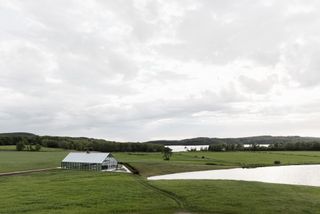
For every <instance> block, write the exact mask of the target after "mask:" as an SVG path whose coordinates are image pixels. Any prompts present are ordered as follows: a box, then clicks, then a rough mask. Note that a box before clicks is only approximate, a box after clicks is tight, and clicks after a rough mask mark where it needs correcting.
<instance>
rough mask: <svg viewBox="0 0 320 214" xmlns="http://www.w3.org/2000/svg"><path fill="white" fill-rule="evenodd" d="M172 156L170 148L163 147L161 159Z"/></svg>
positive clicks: (167, 158)
mask: <svg viewBox="0 0 320 214" xmlns="http://www.w3.org/2000/svg"><path fill="white" fill-rule="evenodd" d="M171 156H172V149H170V148H169V147H164V148H163V152H162V157H163V160H170V157H171Z"/></svg>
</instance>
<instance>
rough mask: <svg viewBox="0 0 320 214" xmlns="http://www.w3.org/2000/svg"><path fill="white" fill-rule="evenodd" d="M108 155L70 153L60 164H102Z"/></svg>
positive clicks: (99, 153) (100, 153)
mask: <svg viewBox="0 0 320 214" xmlns="http://www.w3.org/2000/svg"><path fill="white" fill-rule="evenodd" d="M108 156H111V157H112V155H111V154H110V153H102V152H90V153H87V152H70V153H69V154H68V155H67V156H66V157H65V158H64V159H63V160H62V162H75V163H102V162H103V161H104V160H105V159H106V158H107V157H108Z"/></svg>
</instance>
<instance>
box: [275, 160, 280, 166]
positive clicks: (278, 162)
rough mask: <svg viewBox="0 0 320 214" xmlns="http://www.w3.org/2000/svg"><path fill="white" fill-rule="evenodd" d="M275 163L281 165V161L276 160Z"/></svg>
mask: <svg viewBox="0 0 320 214" xmlns="http://www.w3.org/2000/svg"><path fill="white" fill-rule="evenodd" d="M273 163H274V164H276V165H279V164H281V161H279V160H276V161H274V162H273Z"/></svg>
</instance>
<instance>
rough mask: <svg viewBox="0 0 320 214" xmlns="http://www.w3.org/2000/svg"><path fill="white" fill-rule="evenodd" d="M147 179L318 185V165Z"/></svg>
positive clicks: (319, 184) (198, 173) (220, 171)
mask: <svg viewBox="0 0 320 214" xmlns="http://www.w3.org/2000/svg"><path fill="white" fill-rule="evenodd" d="M148 179H149V180H178V179H209V180H216V179H223V180H243V181H260V182H267V183H280V184H296V185H308V186H320V165H292V166H273V167H260V168H253V169H242V168H237V169H223V170H209V171H199V172H186V173H176V174H169V175H160V176H153V177H149V178H148Z"/></svg>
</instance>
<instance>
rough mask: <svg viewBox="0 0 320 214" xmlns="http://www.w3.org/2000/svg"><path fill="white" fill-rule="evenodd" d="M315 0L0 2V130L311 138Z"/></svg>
mask: <svg viewBox="0 0 320 214" xmlns="http://www.w3.org/2000/svg"><path fill="white" fill-rule="evenodd" d="M319 26H320V2H319V1H315V0H314V1H313V0H310V1H305V0H301V1H297V0H263V1H261V0H241V1H239V0H223V1H221V0H194V1H193V0H170V1H160V0H150V1H149V0H136V1H132V0H117V1H114V0H85V1H76V0H74V1H72V0H68V1H65V0H54V1H53V0H50V1H49V0H20V1H17V0H0V132H16V131H25V132H32V133H36V134H39V135H60V136H66V135H68V136H87V137H95V138H104V139H109V140H119V141H146V140H155V139H183V138H190V137H199V136H204V137H241V136H255V135H301V136H320V28H319Z"/></svg>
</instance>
